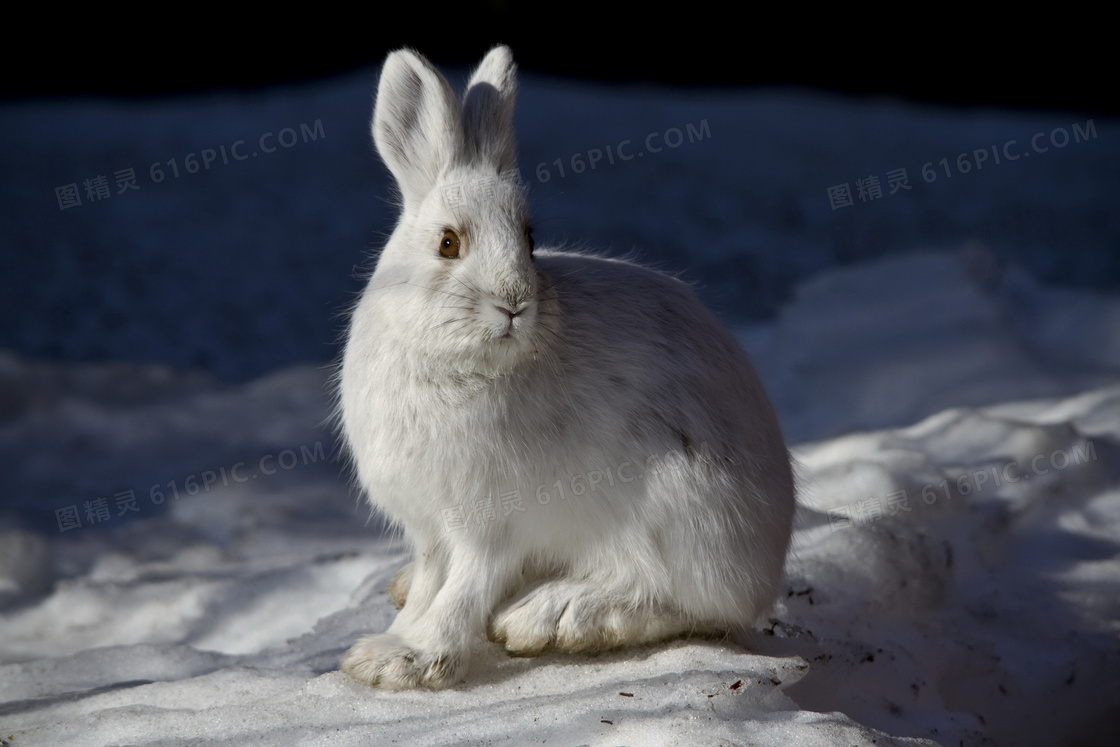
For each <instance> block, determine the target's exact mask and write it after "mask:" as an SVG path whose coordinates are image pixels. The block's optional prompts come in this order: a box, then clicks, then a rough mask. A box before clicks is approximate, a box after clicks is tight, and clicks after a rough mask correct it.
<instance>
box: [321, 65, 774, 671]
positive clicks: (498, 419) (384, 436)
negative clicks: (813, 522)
mask: <svg viewBox="0 0 1120 747" xmlns="http://www.w3.org/2000/svg"><path fill="white" fill-rule="evenodd" d="M515 87H516V67H515V65H514V62H513V58H512V56H511V54H510V51H509V49H507V48H505V47H501V46H499V47H496V48H494V49H493V50H491V51H490V52H489V53H488V54H487V55H486V57H485V59H483V61H482V63H481V64H480V65H479V67H478V69H477V70H476V71H475V72H474V75H473V77H472V78H471V79H470V82H469V84H468V86H467V90H466V93H465V94H464V96H463V99H462V102H460V101H459V100H457V99H456V97H455V95H454V94H453V92H452V90H451V88H450V86H449V85H448V83H447V81H446V80H445V79H444V77H443V76H442V75H441V74H440V73H439V72H438V71H437V70H436V69H435V68H434V67H433V66H432V65H431V64H430V63H429V62H428V61H427V60H426V59H424V58H423V57H421V56H419V55H418V54H415V53H414V52H411V51H408V50H402V51H398V52H395V53H393V54H391V55H390V56H389V57H388V59H387V60H386V62H385V66H384V69H383V71H382V73H381V81H380V84H379V87H378V91H377V102H376V105H375V111H374V116H373V124H372V128H373V138H374V141H375V143H376V145H377V150H378V151H379V153H380V155H381V157H382V159H384V161H385V163H386V165H387V166H388V168H389V170H390V171H391V172H392V174H393V176H394V177H395V179H396V181H397V184H398V186H399V188H400V197H401V216H400V222H399V223H398V224H397V226H396V228H395V230H394V231H393V233H392V235H391V237H390V238H389V240H388V242H387V243H386V245H385V247H384V250H383V251H382V253H381V255H380V257H379V258H378V261H377V266H376V270H375V271H374V273H373V275H372V277H371V278H370V279H369V284H368V287H367V288H366V290H365V292H364V294H363V295H362V297H361V299H360V301H359V302H358V304H357V305H356V307H355V308H354V311H353V317H352V320H351V325H350V330H349V336H348V340H347V342H346V347H345V353H344V356H343V362H342V367H341V371H340V375H339V385H340V386H339V392H338V394H339V416H340V421H341V425H342V430H343V435H344V438H345V442H346V445H347V448H348V451H349V454H350V457H351V458H352V461H353V465H354V469H355V471H356V475H357V478H358V480H359V481H360V484H361V487H362V488H363V490H364V491H365V493H366V494H367V495H368V498H369V500H370V501H371V503H372V504H373V505H374V506H375V507H376V508H377V509H379V510H380V511H381V512H382V513H384V515H385V516H387V517H388V518H389V519H390V520H391V521H392V522H394V523H395V524H396V525H397V526H398V527H400V528H401V529H403V532H404V535H405V537H406V538H407V539H408V540H409V541H410V542H411V543H412V544H413V545H414V549H415V559H414V562H413V563H412V564H410V565H408V566H406V567H405V568H404V569H403V570H402V571H401V572H400V573H399V574H398V575H397V577H396V578H395V579H394V580H393V584H392V589H391V593H392V596H393V599H394V601H395V602H396V603H397V604H398V606H400V607H401V610H400V612H399V613H398V615H397V618H396V620H395V621H394V622H393V624H392V625H391V626H390V627H389V630H388V631H387V632H384V633H374V634H371V635H367V636H365V637H363V638H361V639H360V640H359V641H358V642H357V643H356V644H354V646H353V647H352V648H351V649H350V650H349V652H347V653H346V655H345V657H344V658H343V660H342V669H343V670H344V671H345V672H347V673H348V674H350V675H351V676H352V677H353V678H354V679H356V680H357V681H359V682H362V683H366V684H369V685H374V686H377V687H382V688H390V689H398V688H412V687H429V688H441V687H447V686H449V685H453V684H455V683H457V682H459V681H461V680H462V679H463V678H464V677H465V676H466V673H467V668H468V665H469V660H470V652H471V650H472V648H475V647H479V646H484V645H486V644H485V639H484V637H485V636H486V635H487V634H488V635H489V637H490V639H491V640H493V641H496V642H500V643H501V644H503V645H504V646H505V648H506V650H507V651H508V652H509V653H511V654H515V655H535V654H539V653H540V652H543V651H548V650H556V651H565V652H577V651H584V652H590V651H599V650H603V649H608V648H614V647H618V646H624V645H633V644H643V643H650V642H655V641H659V640H663V639H667V638H671V637H674V636H680V635H684V634H689V633H695V632H704V633H717V632H720V631H727V630H730V629H735V628H741V627H745V626H750V625H752V624H753V623H754V622H755V620H756V618H757V617H758V616H759V615H760V614H762V613H764V612H765V611H766V609H767V607H768V606H769V605H770V604H771V602H772V601H773V598H774V596H775V593H776V588H777V585H778V583H779V581H780V578H781V574H782V567H783V564H784V559H785V555H786V550H787V547H788V544H789V537H790V531H791V522H792V517H793V512H794V488H793V479H792V475H791V469H790V459H789V454H788V452H787V450H786V448H785V445H784V443H783V440H782V435H781V432H780V430H779V427H778V422H777V419H776V418H775V415H774V411H773V408H772V407H771V404H770V401H769V400H768V398H767V396H766V393H765V392H764V391H763V388H762V385H761V384H760V383H759V380H758V378H757V376H756V375H755V372H754V370H753V368H752V367H751V364H750V362H749V361H748V360H747V357H746V356H745V354H744V353H743V351H742V350H741V349H740V348H739V346H738V345H737V344H736V341H735V339H734V338H733V337H732V336H731V335H730V334H729V333H728V332H727V331H726V330H725V329H723V328H722V327H721V326H720V324H719V323H718V322H717V321H716V320H715V318H714V317H713V316H712V315H711V314H710V313H709V312H708V311H707V310H706V309H705V308H704V307H703V306H702V305H701V304H700V302H699V301H698V300H697V299H696V297H695V296H694V295H693V293H692V291H691V290H690V289H689V287H688V286H687V285H685V284H684V283H682V282H680V281H678V280H676V279H674V278H671V277H668V276H666V275H664V274H661V273H659V272H655V271H653V270H650V269H647V268H644V267H641V266H639V265H637V264H633V263H631V262H628V261H623V260H618V259H606V258H602V257H597V256H592V255H588V254H580V253H571V252H565V251H561V250H558V249H546V248H544V247H534V242H533V236H532V233H531V231H530V227H529V214H528V207H527V203H526V197H525V192H524V186H523V185H522V183H521V180H520V176H519V172H518V166H517V157H516V152H515V143H514V134H513V129H512V118H513V108H514V95H515Z"/></svg>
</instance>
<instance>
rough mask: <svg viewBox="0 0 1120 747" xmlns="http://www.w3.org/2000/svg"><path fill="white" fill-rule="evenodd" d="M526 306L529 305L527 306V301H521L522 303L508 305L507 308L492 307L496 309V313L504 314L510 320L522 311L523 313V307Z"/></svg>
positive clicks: (500, 305) (499, 305)
mask: <svg viewBox="0 0 1120 747" xmlns="http://www.w3.org/2000/svg"><path fill="white" fill-rule="evenodd" d="M528 305H529V304H528V302H527V301H522V302H520V303H516V304H509V305H508V306H504V305H502V304H494V306H495V307H496V308H497V309H498V311H500V312H502V313H503V314H505V315H506V316H508V317H509V318H510V319H511V320H512V319H513V318H514V317H515V316H517V315H518V314H520V313H521V312H522V311H524V310H525V307H526V306H528Z"/></svg>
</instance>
